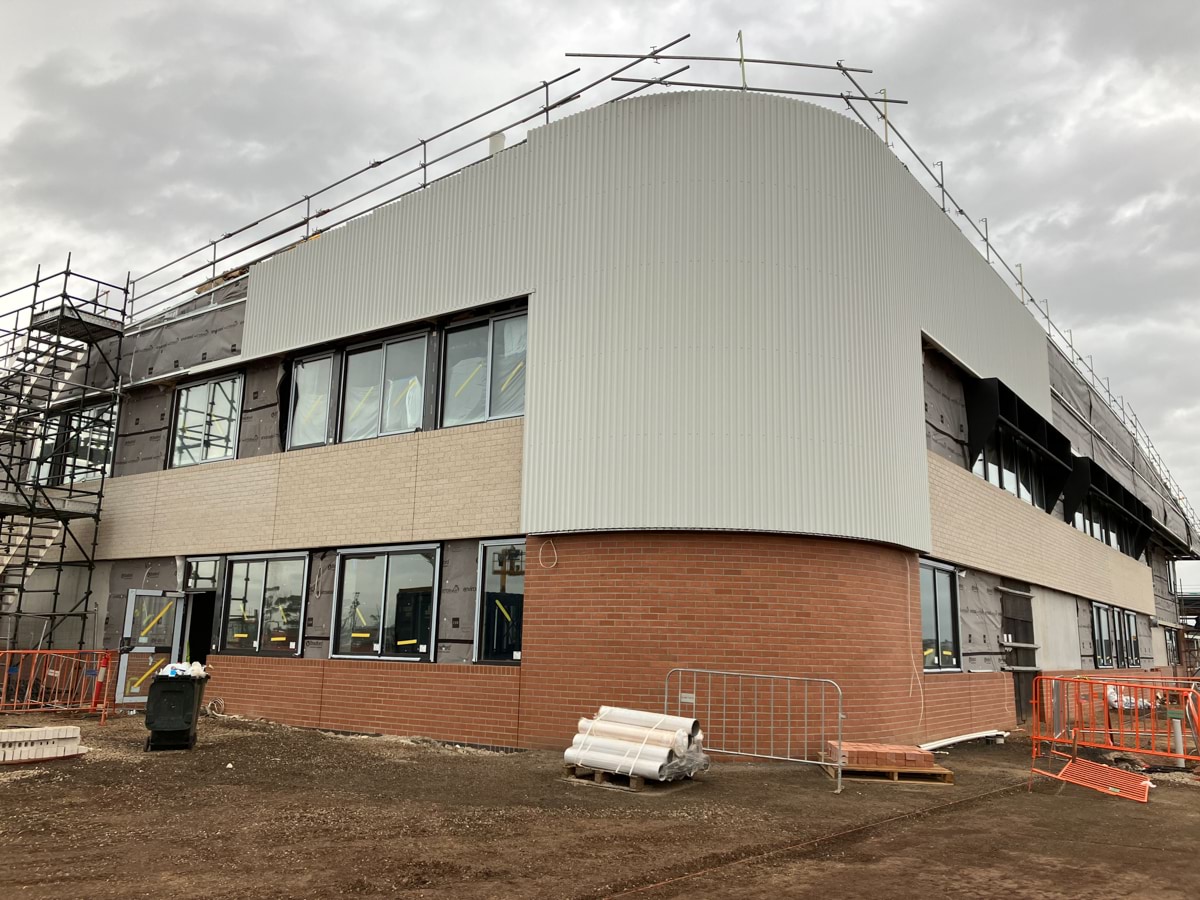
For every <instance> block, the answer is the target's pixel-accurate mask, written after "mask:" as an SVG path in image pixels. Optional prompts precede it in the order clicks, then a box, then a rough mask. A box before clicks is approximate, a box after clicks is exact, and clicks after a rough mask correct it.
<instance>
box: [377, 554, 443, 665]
mask: <svg viewBox="0 0 1200 900" xmlns="http://www.w3.org/2000/svg"><path fill="white" fill-rule="evenodd" d="M435 559H436V556H435V554H434V551H432V550H422V551H419V552H417V553H395V554H393V555H392V556H391V557H390V558H389V561H388V577H387V602H388V609H387V614H388V619H389V621H390V627H389V628H388V629H386V630H385V631H384V635H383V652H384V653H385V654H389V655H394V656H417V655H419V656H428V654H429V644H430V631H431V628H432V625H433V579H434V572H435Z"/></svg>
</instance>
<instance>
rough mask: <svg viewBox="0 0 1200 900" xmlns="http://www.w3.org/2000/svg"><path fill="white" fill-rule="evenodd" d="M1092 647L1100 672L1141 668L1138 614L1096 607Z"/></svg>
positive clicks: (1106, 607) (1097, 604)
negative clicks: (1117, 668) (1102, 670)
mask: <svg viewBox="0 0 1200 900" xmlns="http://www.w3.org/2000/svg"><path fill="white" fill-rule="evenodd" d="M1092 647H1093V648H1094V649H1093V653H1094V654H1095V663H1096V668H1098V669H1111V668H1113V667H1119V668H1123V669H1136V668H1138V667H1139V666H1141V664H1142V660H1141V645H1140V642H1139V641H1138V627H1137V614H1136V613H1133V612H1130V611H1129V610H1125V609H1115V608H1113V607H1111V606H1105V605H1104V604H1103V603H1093V604H1092Z"/></svg>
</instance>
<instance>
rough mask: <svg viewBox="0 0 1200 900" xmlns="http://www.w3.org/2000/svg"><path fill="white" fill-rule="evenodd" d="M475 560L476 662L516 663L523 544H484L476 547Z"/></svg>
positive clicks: (521, 606) (522, 593)
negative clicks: (476, 565) (476, 566)
mask: <svg viewBox="0 0 1200 900" xmlns="http://www.w3.org/2000/svg"><path fill="white" fill-rule="evenodd" d="M479 560H480V568H481V570H482V571H481V572H480V577H479V616H478V619H479V644H478V650H477V651H476V659H477V660H478V661H481V662H501V661H511V660H519V659H520V658H521V621H522V617H523V614H524V608H525V542H524V541H485V542H484V543H482V544H480V545H479Z"/></svg>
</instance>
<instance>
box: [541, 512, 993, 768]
mask: <svg viewBox="0 0 1200 900" xmlns="http://www.w3.org/2000/svg"><path fill="white" fill-rule="evenodd" d="M545 540H547V539H538V538H534V537H530V538H529V539H528V544H527V550H528V552H527V556H526V559H527V564H526V580H525V584H526V599H525V620H524V621H525V626H524V627H525V633H524V637H523V652H522V657H523V662H522V679H523V682H524V684H523V685H522V695H521V741H522V744H523V745H524V746H533V747H547V748H550V747H554V748H558V747H562V746H563V745H564V744H565V741H566V738H567V737H569V736H570V735H571V734H572V733H573V732H574V730H575V720H576V719H577V718H578V717H579V716H580V715H584V714H590V713H592V712H594V711H595V710H596V708H597V707H598V706H600V705H601V704H607V705H624V706H633V707H639V708H645V709H661V708H662V702H663V678H664V676H665V675H666V674H667V672H668V671H669V670H670V669H672V668H674V667H689V668H704V669H717V670H729V671H736V672H757V673H764V674H775V675H803V676H815V677H824V678H832V679H834V680H835V681H837V682H838V684H839V685H840V686H841V687H842V690H843V692H844V694H845V712H846V715H847V719H846V721H845V737H846V739H848V740H851V739H858V740H866V739H884V738H887V739H895V740H911V741H918V740H919V741H924V740H930V739H932V738H937V737H948V736H952V735H956V734H963V733H966V732H969V731H976V730H981V729H983V728H995V727H1009V726H1011V725H1012V724H1013V722H1014V716H1015V713H1014V709H1013V697H1012V683H1011V679H1010V678H1009V676H1007V675H1003V674H998V675H967V674H962V675H958V674H941V675H937V676H926V675H924V673H923V672H922V671H921V655H920V628H921V609H920V583H919V576H918V560H917V556H916V555H915V554H912V553H908V552H906V551H902V550H898V549H894V548H889V547H884V546H880V545H877V544H869V543H864V542H859V541H849V540H835V539H826V538H811V537H794V536H785V535H764V534H745V533H682V532H643V533H609V534H577V535H560V536H557V537H554V538H553V548H550V547H546V548H545V550H544V551H543V550H542V544H543V543H544V542H545ZM555 558H557V563H556V564H554V565H553V567H552V568H546V567H544V566H543V565H542V562H541V561H544V562H545V563H547V564H549V563H552V562H553V560H554V559H555Z"/></svg>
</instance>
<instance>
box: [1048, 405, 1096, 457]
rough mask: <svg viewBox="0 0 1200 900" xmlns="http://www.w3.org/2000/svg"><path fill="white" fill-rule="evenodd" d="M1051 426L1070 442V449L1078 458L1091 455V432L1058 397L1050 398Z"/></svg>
mask: <svg viewBox="0 0 1200 900" xmlns="http://www.w3.org/2000/svg"><path fill="white" fill-rule="evenodd" d="M1050 415H1051V424H1052V425H1053V426H1054V427H1055V428H1057V429H1058V430H1059V431H1061V432H1062V433H1063V434H1065V435H1066V436H1067V437H1068V438H1069V439H1070V441H1071V449H1072V450H1074V451H1075V452H1076V453H1078V454H1079V455H1080V456H1088V457H1090V456H1091V455H1092V431H1091V429H1090V428H1088V426H1087V425H1086V424H1085V423H1084V421H1081V420H1080V418H1079V415H1078V414H1077V413H1076V412H1074V411H1072V409H1071V408H1070V406H1068V405H1067V403H1065V402H1064V401H1063V400H1061V399H1060V398H1059V397H1058V396H1053V397H1051V398H1050Z"/></svg>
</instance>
